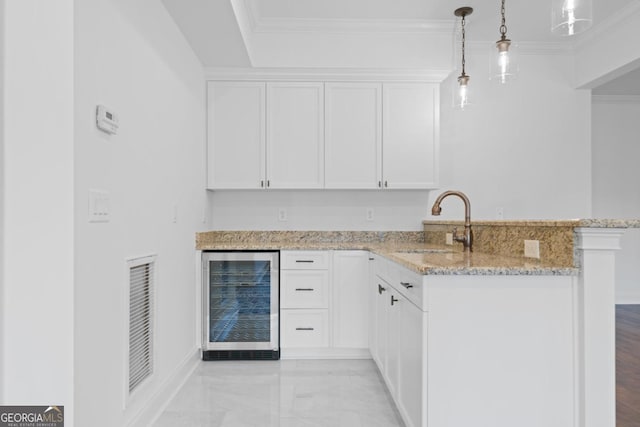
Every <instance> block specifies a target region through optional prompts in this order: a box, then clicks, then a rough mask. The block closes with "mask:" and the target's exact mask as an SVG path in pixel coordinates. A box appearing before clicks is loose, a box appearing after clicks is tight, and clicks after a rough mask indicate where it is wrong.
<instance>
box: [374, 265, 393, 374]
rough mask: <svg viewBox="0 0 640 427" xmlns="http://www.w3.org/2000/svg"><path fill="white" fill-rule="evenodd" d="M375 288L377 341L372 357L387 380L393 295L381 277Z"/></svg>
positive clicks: (376, 281) (375, 281)
mask: <svg viewBox="0 0 640 427" xmlns="http://www.w3.org/2000/svg"><path fill="white" fill-rule="evenodd" d="M373 283H374V286H373V298H374V303H373V306H374V310H375V319H374V322H375V323H373V324H374V325H375V326H374V327H375V341H374V342H373V345H374V346H375V347H373V350H372V351H371V355H372V356H373V360H374V361H375V362H376V364H377V365H378V369H379V370H380V373H381V374H382V376H383V377H384V378H385V380H386V379H387V369H386V366H387V352H388V351H387V349H388V337H387V335H388V333H389V321H388V314H389V295H391V287H390V286H389V284H388V283H387V282H385V281H384V280H382V279H381V278H380V277H379V276H375V280H374V282H373Z"/></svg>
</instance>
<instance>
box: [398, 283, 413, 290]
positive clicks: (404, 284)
mask: <svg viewBox="0 0 640 427" xmlns="http://www.w3.org/2000/svg"><path fill="white" fill-rule="evenodd" d="M400 284H401V285H402V286H404V287H405V288H406V289H411V288H413V285H412V284H411V283H409V282H400Z"/></svg>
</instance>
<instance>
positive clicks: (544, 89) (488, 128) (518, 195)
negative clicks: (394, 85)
mask: <svg viewBox="0 0 640 427" xmlns="http://www.w3.org/2000/svg"><path fill="white" fill-rule="evenodd" d="M488 52H489V51H488V49H486V50H485V49H483V50H482V51H480V52H478V51H477V50H476V51H473V52H471V53H470V54H469V58H468V64H467V67H468V68H467V71H468V73H469V74H470V75H471V77H472V80H471V85H472V89H473V90H474V92H475V102H476V105H475V107H474V108H472V109H471V110H467V111H464V112H460V111H454V110H453V109H452V95H451V90H452V84H451V80H452V78H455V77H457V76H453V77H450V78H448V79H446V80H445V81H444V82H443V84H442V85H441V97H440V99H441V111H440V117H441V120H440V123H441V124H440V134H441V141H440V153H441V160H440V171H441V174H440V187H441V190H435V191H430V192H429V191H401V192H394V191H384V190H383V191H376V190H373V191H308V192H304V191H251V192H238V191H229V192H223V191H214V192H210V193H209V200H210V209H211V221H212V222H211V224H212V227H213V228H214V229H338V230H342V229H353V230H389V229H396V230H420V229H421V226H420V224H421V221H422V220H423V219H429V218H431V219H437V218H435V217H432V216H431V214H430V212H431V209H430V208H431V205H432V203H433V201H434V200H435V198H436V197H437V195H438V194H439V193H440V192H441V191H442V190H446V189H458V190H461V191H463V192H465V193H466V194H467V195H468V196H469V197H470V199H471V204H472V220H473V219H494V218H495V217H496V208H497V207H502V208H503V209H504V217H505V219H548V218H578V217H588V216H590V205H591V200H590V195H591V189H590V182H591V179H590V169H591V163H590V161H591V160H590V129H589V125H588V123H589V120H590V107H591V101H590V93H589V92H588V91H577V90H574V89H573V86H572V75H573V73H572V72H573V68H572V62H571V58H567V57H566V56H564V55H521V70H522V71H521V75H520V76H519V79H518V80H517V81H515V82H514V84H513V85H510V86H504V87H500V86H494V85H493V83H491V82H489V80H488V72H489V62H488V61H489V55H488ZM280 207H284V208H287V210H288V217H289V220H288V221H286V222H282V221H278V219H277V218H278V216H277V213H278V208H280ZM367 207H371V208H373V209H374V214H375V219H374V221H366V219H365V213H366V208H367ZM463 212H464V211H463V205H462V203H461V202H460V201H459V200H455V201H453V200H452V201H449V200H447V201H445V202H444V204H443V212H442V217H441V218H459V219H463V218H464V217H463Z"/></svg>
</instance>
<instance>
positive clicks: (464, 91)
mask: <svg viewBox="0 0 640 427" xmlns="http://www.w3.org/2000/svg"><path fill="white" fill-rule="evenodd" d="M472 13H473V8H471V7H460V8H458V9H456V10H455V11H454V12H453V14H454V15H455V16H458V17H460V18H462V19H461V28H462V30H461V31H462V71H461V73H460V75H459V76H458V88H457V91H456V92H455V94H454V107H455V108H459V109H461V110H464V109H465V108H466V107H467V106H469V79H470V77H469V75H467V73H466V70H465V65H466V61H465V56H464V53H465V52H464V50H465V42H466V29H465V22H466V20H465V18H466V17H467V15H471V14H472Z"/></svg>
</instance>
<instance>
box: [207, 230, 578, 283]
mask: <svg viewBox="0 0 640 427" xmlns="http://www.w3.org/2000/svg"><path fill="white" fill-rule="evenodd" d="M422 236H423V233H422V232H366V231H365V232H322V231H255V232H252V231H235V232H234V231H210V232H204V233H198V234H197V235H196V249H199V250H270V249H272V250H367V251H371V252H373V253H375V254H378V255H380V256H383V257H385V258H388V259H390V260H392V261H394V262H397V263H399V264H401V265H403V266H405V267H407V268H409V269H410V270H412V271H415V272H417V273H419V274H423V275H556V276H557V275H576V274H578V269H577V268H568V267H564V266H558V265H553V264H551V263H543V262H541V261H538V260H536V259H531V258H522V257H510V256H502V255H491V254H484V253H479V252H472V253H470V254H467V253H464V252H460V251H456V250H452V247H451V246H438V245H432V244H425V243H424V242H423V241H422V239H423V237H422ZM458 246H459V245H458Z"/></svg>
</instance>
